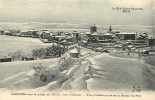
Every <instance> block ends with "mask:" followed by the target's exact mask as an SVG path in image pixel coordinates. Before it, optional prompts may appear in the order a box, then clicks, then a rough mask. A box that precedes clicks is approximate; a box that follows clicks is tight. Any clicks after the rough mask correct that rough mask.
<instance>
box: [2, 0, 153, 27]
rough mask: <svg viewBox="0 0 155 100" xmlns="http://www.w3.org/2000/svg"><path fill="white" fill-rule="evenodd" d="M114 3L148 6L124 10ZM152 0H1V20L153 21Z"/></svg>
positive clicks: (138, 22) (100, 22) (121, 5)
mask: <svg viewBox="0 0 155 100" xmlns="http://www.w3.org/2000/svg"><path fill="white" fill-rule="evenodd" d="M112 7H136V8H144V11H136V12H133V13H131V14H130V13H122V12H118V11H113V10H112ZM150 8H151V6H150V0H0V21H43V22H54V21H69V22H83V23H99V24H134V25H150V24H151V20H150V19H151V10H150Z"/></svg>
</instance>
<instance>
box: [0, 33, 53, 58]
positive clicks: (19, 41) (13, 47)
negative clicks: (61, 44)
mask: <svg viewBox="0 0 155 100" xmlns="http://www.w3.org/2000/svg"><path fill="white" fill-rule="evenodd" d="M49 45H51V44H48V43H47V44H44V43H42V42H41V41H40V40H39V39H37V38H25V37H15V36H6V35H0V46H1V48H0V58H1V57H3V56H7V55H8V54H9V53H13V52H16V51H19V50H21V51H23V52H24V53H30V51H31V50H33V49H35V48H43V47H47V46H49Z"/></svg>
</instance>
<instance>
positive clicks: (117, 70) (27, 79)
mask: <svg viewBox="0 0 155 100" xmlns="http://www.w3.org/2000/svg"><path fill="white" fill-rule="evenodd" d="M65 57H66V60H67V59H69V61H72V63H71V62H70V63H68V66H66V67H65V68H62V66H61V65H60V63H59V62H60V59H58V58H57V59H47V60H37V61H28V62H20V61H19V62H12V63H1V64H0V68H1V70H0V79H1V80H0V87H1V88H8V89H33V90H42V91H52V90H90V91H93V90H105V89H107V90H113V89H119V90H120V89H129V90H132V89H133V88H138V89H139V88H140V89H147V87H148V85H149V84H150V83H148V81H146V79H147V78H148V77H147V76H146V77H144V72H145V73H147V72H146V70H144V69H145V68H149V67H150V65H148V64H145V63H144V62H143V61H142V60H139V59H129V58H119V57H113V56H110V55H108V54H106V53H102V54H101V53H96V52H94V51H91V50H88V49H84V48H82V49H81V57H80V58H76V59H75V58H70V57H67V56H65ZM38 63H42V65H44V66H45V67H46V68H47V70H45V71H44V72H46V73H45V74H46V75H47V81H46V80H45V81H42V80H40V77H38V76H39V75H41V73H39V74H38V73H36V72H35V70H34V69H33V67H32V66H35V65H37V64H38ZM36 74H38V76H37V75H36ZM148 74H149V73H148ZM149 78H150V77H149ZM43 79H44V78H43Z"/></svg>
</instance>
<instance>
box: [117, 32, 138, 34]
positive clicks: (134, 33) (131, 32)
mask: <svg viewBox="0 0 155 100" xmlns="http://www.w3.org/2000/svg"><path fill="white" fill-rule="evenodd" d="M116 34H137V33H135V32H120V33H116Z"/></svg>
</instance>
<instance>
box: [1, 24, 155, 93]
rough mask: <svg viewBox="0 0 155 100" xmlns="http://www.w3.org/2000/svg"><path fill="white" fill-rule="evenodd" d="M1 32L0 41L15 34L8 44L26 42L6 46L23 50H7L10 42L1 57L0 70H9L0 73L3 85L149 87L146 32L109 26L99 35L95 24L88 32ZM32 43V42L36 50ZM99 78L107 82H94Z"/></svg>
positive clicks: (150, 48)
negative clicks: (120, 29) (9, 70)
mask: <svg viewBox="0 0 155 100" xmlns="http://www.w3.org/2000/svg"><path fill="white" fill-rule="evenodd" d="M0 34H1V35H0V36H2V38H3V36H4V38H3V39H4V40H5V36H7V38H8V37H9V39H10V40H11V39H12V38H14V40H11V41H12V43H13V41H16V40H20V41H21V40H24V43H26V42H28V41H29V42H30V43H29V44H24V43H19V45H18V43H17V42H15V43H14V44H11V45H13V46H15V45H18V46H19V47H17V48H20V47H22V48H23V50H21V49H19V50H18V51H13V50H11V51H9V49H10V48H11V45H10V46H9V48H8V49H7V50H8V53H6V55H4V54H3V55H4V56H1V58H0V66H1V67H3V70H4V72H5V67H6V68H8V67H9V66H10V67H11V68H12V72H10V73H9V75H6V78H4V77H2V78H1V77H0V78H1V80H2V81H0V87H2V88H4V87H7V88H9V89H10V88H11V89H36V90H38V89H39V90H50V91H53V90H56V89H62V90H70V89H73V90H74V89H75V90H76V89H77V90H94V89H97V90H98V89H105V88H109V89H111V88H119V89H120V88H128V89H131V90H132V91H140V90H141V89H143V88H144V89H148V88H149V89H150V88H152V87H153V88H154V85H153V84H154V77H153V76H154V70H152V68H153V67H154V66H155V63H154V57H155V55H154V54H155V48H154V45H155V39H154V38H153V36H151V34H149V33H146V32H139V33H138V32H121V31H115V29H113V27H112V25H109V29H108V30H107V31H106V32H104V33H102V32H99V31H98V27H97V25H92V26H91V27H89V31H88V32H79V31H72V32H63V31H57V32H51V31H49V30H29V31H19V30H11V31H8V30H7V31H6V30H1V31H0ZM33 39H34V40H33ZM5 41H7V40H5ZM33 43H36V45H34V46H36V47H35V48H33V47H34V46H33ZM38 43H39V44H38ZM30 44H31V45H32V46H31V45H30ZM22 45H23V46H22ZM26 46H28V47H26ZM11 49H12V48H11ZM28 49H30V50H28ZM3 51H4V52H5V51H6V50H3ZM10 52H11V53H10ZM24 52H26V53H24ZM21 67H22V68H21ZM29 68H30V69H29ZM17 69H20V71H17ZM25 69H26V70H28V71H26V70H25ZM130 70H131V71H130ZM16 72H17V74H16ZM107 73H108V74H107ZM125 73H128V74H125ZM143 74H144V76H145V78H144V79H143ZM2 76H3V75H2ZM105 77H106V78H107V79H106V78H105ZM126 78H127V79H128V80H127V81H126V82H125V79H126ZM149 78H150V79H151V80H149V81H148V79H149ZM144 80H147V81H146V82H144ZM103 81H104V82H103ZM109 81H111V82H112V83H109ZM118 81H119V82H118ZM101 82H103V83H106V82H108V84H104V85H103V86H102V85H97V84H99V83H101ZM122 83H123V84H122ZM144 83H145V84H144ZM91 84H93V85H95V86H91ZM150 84H151V85H150Z"/></svg>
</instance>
